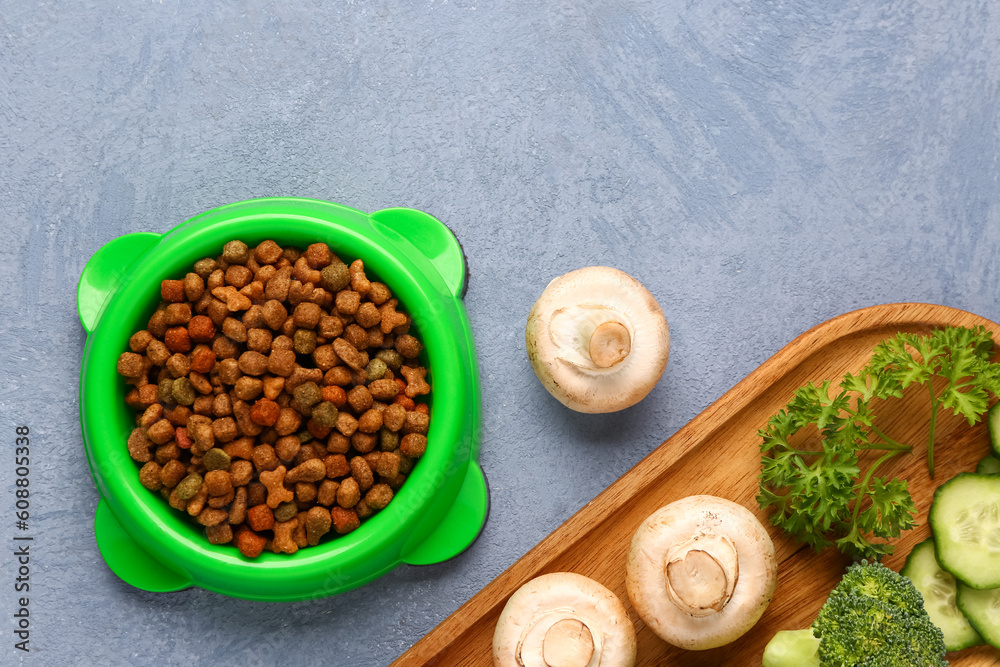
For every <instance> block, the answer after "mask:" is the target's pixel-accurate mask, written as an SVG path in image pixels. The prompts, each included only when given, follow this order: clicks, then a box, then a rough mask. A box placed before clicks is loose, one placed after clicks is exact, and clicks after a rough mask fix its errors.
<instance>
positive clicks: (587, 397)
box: [525, 266, 670, 413]
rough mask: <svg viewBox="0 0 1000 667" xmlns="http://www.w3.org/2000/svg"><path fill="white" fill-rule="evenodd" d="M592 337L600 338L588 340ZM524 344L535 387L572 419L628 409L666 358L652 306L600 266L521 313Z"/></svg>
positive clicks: (569, 278) (572, 276)
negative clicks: (581, 414) (576, 415)
mask: <svg viewBox="0 0 1000 667" xmlns="http://www.w3.org/2000/svg"><path fill="white" fill-rule="evenodd" d="M609 323H617V324H619V325H621V326H620V327H618V326H609ZM602 325H605V326H603V327H602ZM598 330H600V331H601V332H602V333H605V334H606V335H598V336H594V332H595V331H598ZM622 332H627V336H624V339H623V340H622V339H620V338H619V336H621V335H623V334H622ZM598 339H600V342H599V343H598ZM525 342H526V346H527V350H528V359H529V361H530V362H531V366H532V368H534V370H535V375H537V376H538V379H539V380H541V382H542V385H543V386H544V387H545V388H546V389H547V390H548V392H549V393H550V394H552V395H553V396H554V397H555V398H556V399H558V400H559V401H560V402H561V403H563V404H564V405H565V406H566V407H568V408H571V409H573V410H576V411H578V412H590V413H600V412H615V411H617V410H623V409H625V408H627V407H630V406H632V405H635V404H636V403H638V402H639V401H641V400H642V399H643V398H645V397H646V395H647V394H648V393H649V392H650V391H651V390H652V389H653V387H654V386H655V385H656V383H657V382H658V381H659V380H660V377H661V376H662V375H663V371H664V369H665V368H666V367H667V359H668V358H669V355H670V330H669V328H668V327H667V320H666V318H665V317H664V316H663V310H662V309H661V308H660V305H659V304H658V303H657V302H656V299H655V298H653V295H652V294H650V293H649V291H648V290H647V289H646V288H645V287H643V286H642V284H641V283H640V282H639V281H637V280H636V279H635V278H633V277H632V276H630V275H628V274H627V273H624V272H622V271H619V270H618V269H613V268H610V267H607V266H591V267H587V268H583V269H577V270H576V271H570V272H569V273H567V274H565V275H563V276H560V277H558V278H556V279H555V280H553V281H552V282H551V283H549V285H548V287H546V288H545V290H544V291H543V292H542V295H541V296H540V297H538V300H537V301H536V302H535V304H534V306H532V308H531V312H530V313H529V314H528V324H527V327H526V328H525ZM598 345H599V346H600V349H595V346H598ZM592 355H593V356H594V357H596V358H597V361H596V362H595V361H594V359H592Z"/></svg>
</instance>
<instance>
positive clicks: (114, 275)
mask: <svg viewBox="0 0 1000 667" xmlns="http://www.w3.org/2000/svg"><path fill="white" fill-rule="evenodd" d="M160 238H161V236H160V235H159V234H152V233H149V232H142V233H138V234H126V235H125V236H119V237H118V238H116V239H112V240H111V241H109V242H107V243H105V244H104V245H103V246H101V247H100V248H99V249H98V250H97V252H95V253H94V256H93V257H91V258H90V261H88V262H87V265H86V266H85V267H83V273H81V274H80V282H79V283H78V284H77V286H76V312H77V313H78V314H79V316H80V324H82V325H83V328H84V329H85V330H86V331H87V333H90V332H92V331H93V330H94V329H95V328H96V327H97V322H98V321H99V320H100V319H101V313H103V312H104V304H105V303H107V301H108V297H109V296H111V294H112V292H114V291H115V290H116V289H118V286H119V285H120V284H121V281H122V277H123V276H125V274H126V273H128V270H129V269H130V268H131V267H132V265H133V264H135V262H136V260H137V259H139V257H140V256H141V255H142V254H143V253H145V252H146V251H147V250H149V249H150V248H151V247H152V246H154V245H155V244H156V243H157V242H158V241H159V240H160Z"/></svg>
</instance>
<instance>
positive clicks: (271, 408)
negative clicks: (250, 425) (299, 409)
mask: <svg viewBox="0 0 1000 667" xmlns="http://www.w3.org/2000/svg"><path fill="white" fill-rule="evenodd" d="M280 414H281V408H280V407H278V404H277V403H275V402H274V401H272V400H271V399H269V398H266V397H265V398H261V399H259V400H258V401H257V402H256V403H254V404H253V407H252V408H251V409H250V419H251V420H253V422H254V423H255V424H260V425H261V426H274V423H275V422H276V421H278V416H279V415H280Z"/></svg>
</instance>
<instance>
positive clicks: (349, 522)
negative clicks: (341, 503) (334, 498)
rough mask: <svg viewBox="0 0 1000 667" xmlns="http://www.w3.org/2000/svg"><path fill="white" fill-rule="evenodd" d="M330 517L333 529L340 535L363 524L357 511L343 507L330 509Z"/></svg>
mask: <svg viewBox="0 0 1000 667" xmlns="http://www.w3.org/2000/svg"><path fill="white" fill-rule="evenodd" d="M330 519H331V520H332V523H333V529H334V530H335V531H337V533H339V534H340V535H345V534H347V533H349V532H351V531H352V530H356V529H357V527H358V526H360V525H361V521H360V520H358V515H357V513H356V512H354V511H352V510H349V509H344V508H343V507H333V508H332V509H331V510H330Z"/></svg>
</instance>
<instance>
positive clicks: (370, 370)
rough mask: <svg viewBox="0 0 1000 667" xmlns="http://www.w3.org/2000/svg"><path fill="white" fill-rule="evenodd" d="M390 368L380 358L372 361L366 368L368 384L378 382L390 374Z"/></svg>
mask: <svg viewBox="0 0 1000 667" xmlns="http://www.w3.org/2000/svg"><path fill="white" fill-rule="evenodd" d="M388 370H389V367H388V366H387V365H386V363H385V362H384V361H382V360H381V359H379V358H375V359H372V360H371V361H369V362H368V365H367V366H366V367H365V375H367V376H368V383H373V382H378V381H379V380H381V379H382V378H383V377H384V376H385V374H386V373H387V372H388Z"/></svg>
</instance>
